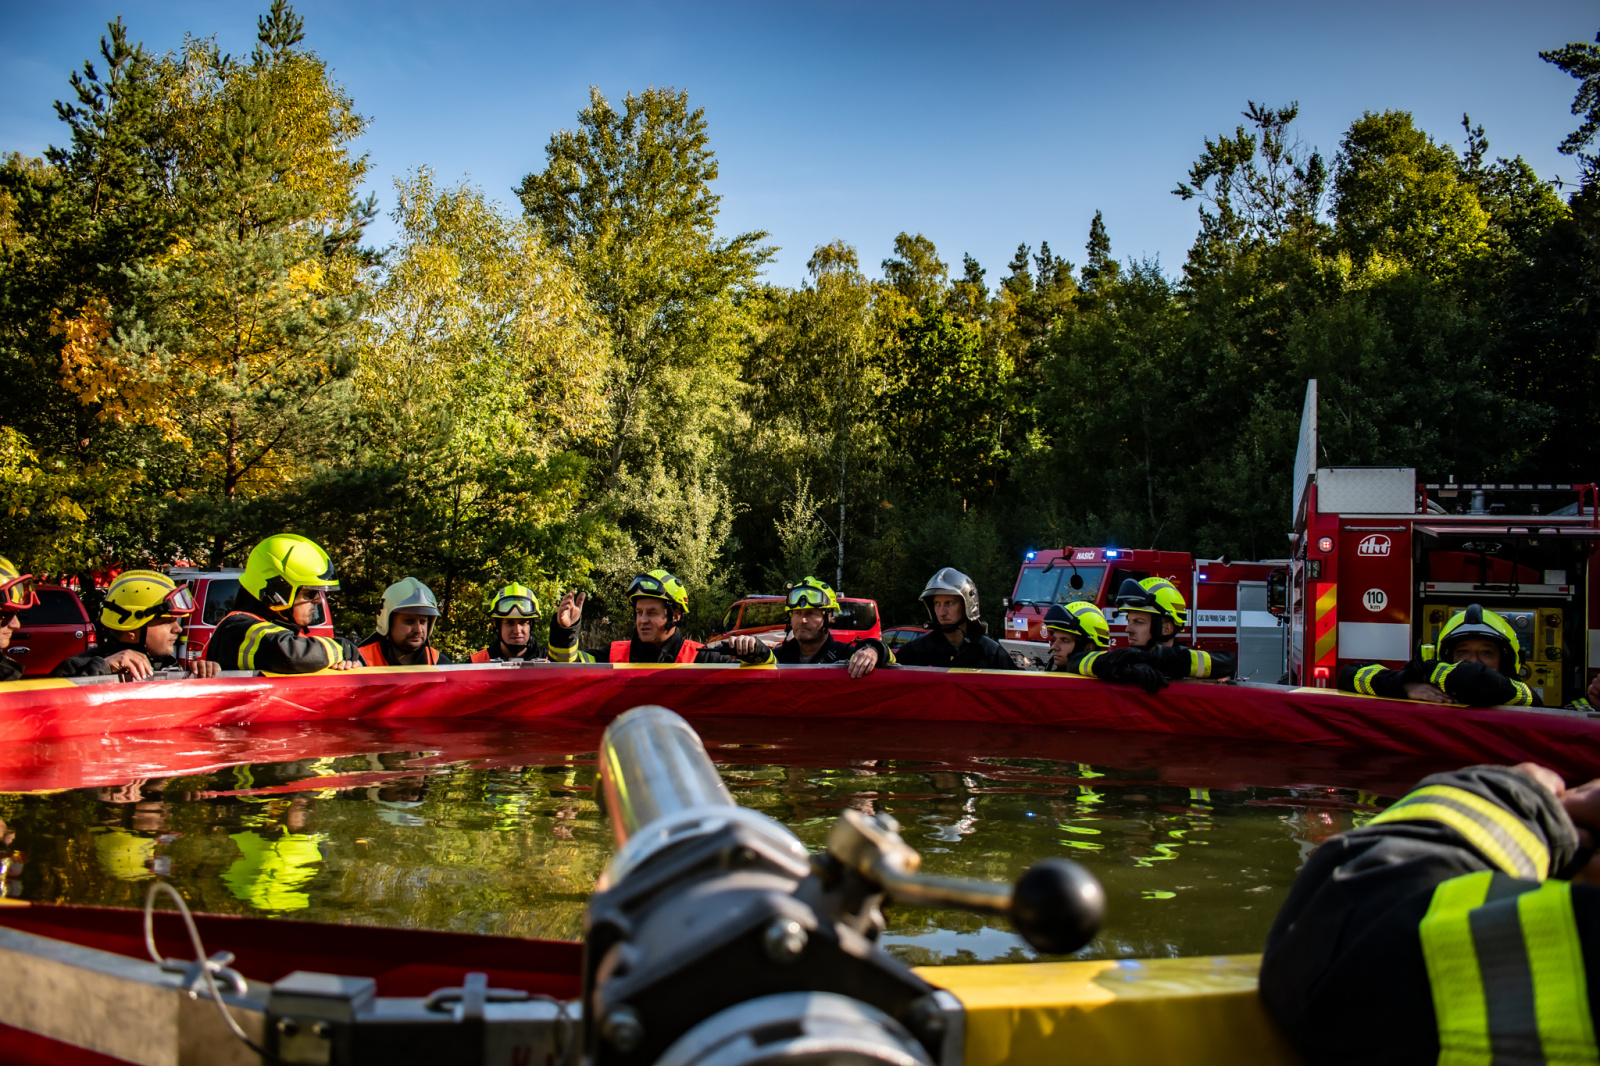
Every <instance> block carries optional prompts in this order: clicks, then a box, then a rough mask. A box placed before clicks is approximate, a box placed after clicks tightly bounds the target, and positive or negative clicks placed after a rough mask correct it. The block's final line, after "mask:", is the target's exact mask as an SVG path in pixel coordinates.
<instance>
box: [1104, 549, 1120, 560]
mask: <svg viewBox="0 0 1600 1066" xmlns="http://www.w3.org/2000/svg"><path fill="white" fill-rule="evenodd" d="M1121 554H1122V553H1121V552H1119V551H1117V549H1115V548H1107V549H1106V558H1107V559H1115V558H1116V557H1117V556H1119V555H1121Z"/></svg>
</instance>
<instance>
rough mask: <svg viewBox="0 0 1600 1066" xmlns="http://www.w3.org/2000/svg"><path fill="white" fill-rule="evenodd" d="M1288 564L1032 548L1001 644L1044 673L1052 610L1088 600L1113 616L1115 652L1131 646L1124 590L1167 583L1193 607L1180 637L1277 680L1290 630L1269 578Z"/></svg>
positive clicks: (1248, 672)
mask: <svg viewBox="0 0 1600 1066" xmlns="http://www.w3.org/2000/svg"><path fill="white" fill-rule="evenodd" d="M1286 562H1287V560H1283V559H1279V560H1270V561H1267V562H1234V561H1232V560H1230V559H1227V558H1221V559H1196V558H1195V557H1194V556H1193V555H1191V554H1189V553H1188V552H1169V551H1155V550H1153V549H1139V548H1072V547H1068V548H1061V549H1059V550H1031V551H1029V552H1027V553H1026V555H1025V556H1024V558H1023V562H1022V569H1021V572H1020V573H1018V575H1017V583H1016V587H1015V588H1014V589H1013V590H1012V593H1011V595H1010V596H1009V597H1008V598H1007V599H1006V601H1005V608H1006V621H1005V633H1004V634H1003V635H1002V636H1001V637H1000V638H999V639H1000V644H1001V646H1002V647H1004V648H1005V649H1006V650H1007V651H1009V652H1010V653H1011V657H1012V658H1013V659H1014V660H1016V661H1017V663H1018V664H1019V665H1021V666H1025V667H1031V668H1035V669H1039V668H1043V667H1044V665H1045V663H1046V662H1047V661H1048V659H1049V656H1050V646H1049V643H1048V640H1047V636H1048V635H1047V634H1046V633H1045V631H1044V627H1043V621H1044V612H1045V611H1046V610H1048V609H1049V608H1050V605H1051V604H1053V603H1074V602H1079V601H1084V602H1088V603H1092V604H1094V605H1095V606H1097V607H1099V608H1100V609H1101V610H1102V611H1104V612H1105V613H1106V620H1107V621H1108V622H1109V623H1110V624H1111V646H1112V647H1114V648H1119V647H1127V643H1128V639H1127V629H1126V626H1125V625H1124V623H1123V619H1122V617H1121V615H1120V614H1118V613H1117V612H1116V610H1115V608H1114V606H1113V605H1114V604H1115V603H1116V599H1117V590H1118V589H1119V588H1121V587H1122V583H1123V582H1124V581H1125V580H1127V579H1128V578H1133V579H1135V580H1142V579H1144V578H1147V577H1164V578H1166V579H1167V580H1168V581H1170V582H1172V583H1173V584H1174V585H1176V586H1177V587H1178V588H1179V589H1181V590H1182V591H1183V594H1184V598H1185V599H1187V600H1188V602H1189V628H1188V629H1187V630H1185V631H1184V632H1183V633H1182V634H1180V635H1179V639H1181V640H1183V641H1185V642H1187V643H1191V644H1193V645H1194V646H1195V647H1197V648H1202V649H1204V650H1206V651H1222V652H1227V653H1228V654H1230V655H1234V656H1237V657H1238V661H1239V677H1240V678H1241V679H1245V680H1255V681H1277V680H1279V679H1280V678H1281V677H1282V675H1283V660H1284V650H1283V631H1282V628H1281V626H1280V624H1279V621H1278V618H1277V617H1276V616H1274V615H1273V614H1272V613H1271V612H1270V611H1269V609H1268V603H1267V579H1268V577H1269V575H1271V574H1272V573H1273V572H1274V571H1281V570H1283V569H1284V568H1285V567H1284V564H1285V563H1286Z"/></svg>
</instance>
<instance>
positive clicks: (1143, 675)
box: [1119, 663, 1167, 696]
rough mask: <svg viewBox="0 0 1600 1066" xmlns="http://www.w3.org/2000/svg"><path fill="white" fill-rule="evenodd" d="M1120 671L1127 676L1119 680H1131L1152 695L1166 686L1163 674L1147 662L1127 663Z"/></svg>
mask: <svg viewBox="0 0 1600 1066" xmlns="http://www.w3.org/2000/svg"><path fill="white" fill-rule="evenodd" d="M1121 672H1122V673H1125V674H1126V675H1127V676H1126V677H1124V678H1119V680H1124V681H1132V682H1133V683H1134V684H1136V685H1138V686H1139V687H1140V688H1142V689H1144V690H1145V691H1146V692H1148V693H1149V694H1150V695H1152V696H1154V695H1155V694H1156V693H1157V692H1160V691H1161V690H1162V689H1164V688H1166V687H1167V679H1166V677H1165V675H1163V674H1162V673H1161V671H1160V670H1157V669H1156V668H1155V667H1153V666H1151V665H1150V664H1149V663H1129V664H1128V665H1127V666H1126V667H1124V668H1123V670H1122V671H1121Z"/></svg>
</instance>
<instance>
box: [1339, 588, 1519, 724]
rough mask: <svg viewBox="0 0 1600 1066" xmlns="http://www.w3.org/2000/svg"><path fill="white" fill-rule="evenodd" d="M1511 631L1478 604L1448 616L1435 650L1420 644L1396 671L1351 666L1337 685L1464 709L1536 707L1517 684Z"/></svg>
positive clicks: (1375, 666)
mask: <svg viewBox="0 0 1600 1066" xmlns="http://www.w3.org/2000/svg"><path fill="white" fill-rule="evenodd" d="M1521 672H1522V656H1521V653H1520V650H1519V648H1518V644H1517V631H1516V630H1514V629H1512V628H1511V623H1509V622H1507V621H1506V620H1505V619H1504V618H1502V617H1500V616H1499V615H1498V614H1496V613H1494V612H1493V611H1491V610H1489V609H1488V608H1487V607H1483V606H1481V605H1479V604H1476V603H1474V604H1472V605H1470V606H1469V607H1468V608H1467V609H1466V610H1464V611H1461V612H1459V613H1458V614H1455V615H1453V616H1452V617H1451V618H1450V620H1449V621H1448V622H1446V623H1445V624H1444V628H1443V629H1441V630H1439V644H1438V650H1437V652H1435V649H1434V646H1433V645H1432V644H1424V645H1422V647H1421V648H1420V649H1419V650H1418V652H1417V656H1416V658H1414V659H1412V660H1411V661H1410V662H1409V663H1407V664H1406V665H1405V666H1404V667H1403V668H1402V669H1399V670H1388V669H1385V668H1384V667H1383V666H1381V665H1379V664H1378V663H1352V664H1351V665H1349V666H1346V667H1345V668H1344V669H1343V670H1340V671H1339V687H1340V688H1342V689H1344V690H1345V691H1347V692H1359V693H1361V694H1362V695H1366V696H1383V697H1385V698H1387V699H1392V700H1423V701H1425V702H1427V703H1464V704H1466V705H1467V706H1469V707H1499V706H1502V705H1505V704H1510V705H1511V706H1513V707H1542V706H1543V705H1544V704H1543V702H1542V701H1541V700H1540V699H1539V694H1538V693H1537V692H1535V691H1533V689H1531V688H1529V687H1528V686H1527V685H1525V684H1523V683H1522V682H1521V681H1519V680H1517V675H1519V674H1520V673H1521Z"/></svg>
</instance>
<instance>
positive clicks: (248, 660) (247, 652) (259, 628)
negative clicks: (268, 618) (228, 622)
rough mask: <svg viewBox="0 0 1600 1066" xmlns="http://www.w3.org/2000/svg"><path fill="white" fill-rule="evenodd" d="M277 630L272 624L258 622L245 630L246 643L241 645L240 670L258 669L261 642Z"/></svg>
mask: <svg viewBox="0 0 1600 1066" xmlns="http://www.w3.org/2000/svg"><path fill="white" fill-rule="evenodd" d="M277 628H278V627H277V626H275V625H273V624H272V623H271V622H257V623H256V624H255V625H253V626H251V627H250V628H249V629H247V630H245V633H244V643H243V644H241V645H239V669H241V670H254V669H255V668H256V652H258V651H260V650H261V642H262V641H263V640H265V639H266V638H267V637H268V636H269V635H271V633H272V631H273V630H275V629H277Z"/></svg>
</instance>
